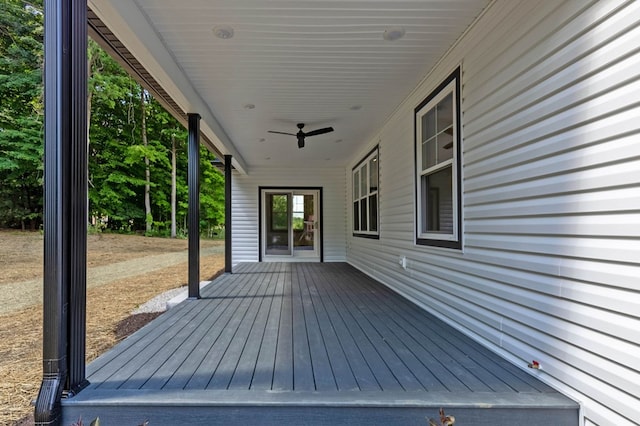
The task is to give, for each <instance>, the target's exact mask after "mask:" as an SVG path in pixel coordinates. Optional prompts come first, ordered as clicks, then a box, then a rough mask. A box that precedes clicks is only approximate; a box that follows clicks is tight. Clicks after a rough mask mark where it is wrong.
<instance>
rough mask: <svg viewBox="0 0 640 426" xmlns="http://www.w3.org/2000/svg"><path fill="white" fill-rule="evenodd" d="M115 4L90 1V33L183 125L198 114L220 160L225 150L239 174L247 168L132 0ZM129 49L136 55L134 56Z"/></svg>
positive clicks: (206, 141) (204, 135) (209, 144)
mask: <svg viewBox="0 0 640 426" xmlns="http://www.w3.org/2000/svg"><path fill="white" fill-rule="evenodd" d="M98 3H99V4H98ZM116 3H117V4H115V5H114V4H108V3H106V2H99V1H96V0H90V1H89V7H88V13H87V21H88V25H89V34H90V35H91V37H92V38H93V39H94V40H95V41H96V42H97V43H98V44H100V46H101V47H102V48H104V49H105V50H106V51H107V52H108V53H109V54H110V55H112V56H113V57H114V58H115V59H116V60H117V61H118V62H119V63H120V64H121V65H122V66H123V67H124V68H125V69H126V70H127V72H129V73H130V74H131V76H132V77H133V78H135V79H136V81H138V82H139V83H140V84H141V85H142V86H143V87H144V88H145V89H147V90H149V91H150V92H151V93H152V94H153V95H154V97H155V98H156V99H157V100H158V101H159V102H160V103H161V104H162V105H163V106H164V107H165V108H166V109H167V111H168V112H169V113H170V114H171V115H173V116H174V117H175V118H176V119H177V120H178V121H179V122H180V123H181V124H183V125H184V126H185V127H186V123H187V113H189V112H194V113H198V114H200V116H201V117H202V126H201V137H202V141H203V143H204V144H205V145H206V146H207V148H208V149H210V150H211V151H213V152H214V153H215V154H216V156H218V158H219V159H220V160H221V161H224V155H225V154H226V155H232V158H233V160H232V161H233V167H234V168H235V169H236V170H238V171H239V172H240V173H243V174H246V173H248V168H247V165H246V163H245V161H244V159H243V158H242V157H241V156H240V154H239V153H238V152H237V150H236V148H235V146H234V144H233V142H232V141H231V139H230V138H229V136H228V135H227V133H226V132H225V130H224V129H223V128H222V126H221V125H220V123H219V122H218V120H217V119H216V117H215V116H214V115H213V113H212V112H211V110H210V109H209V108H208V107H207V105H206V103H205V102H204V101H203V100H202V98H201V97H200V96H199V95H198V94H197V92H196V91H195V89H194V88H193V86H192V85H191V84H190V83H189V81H188V79H187V78H186V76H184V74H183V73H182V71H181V69H180V67H179V66H178V64H177V63H176V62H175V61H174V59H173V57H172V56H171V55H170V53H169V52H168V51H167V50H166V49H165V48H164V46H163V44H162V42H161V41H160V40H159V39H158V37H157V34H156V33H155V31H154V30H153V28H152V27H151V26H150V25H149V23H148V22H147V20H146V18H145V17H144V16H143V15H142V14H141V12H140V11H139V10H138V9H137V7H136V6H135V5H134V4H130V3H129V2H116ZM114 7H118V10H114ZM123 9H126V10H123ZM105 17H108V18H109V19H108V21H109V23H110V25H109V26H108V25H107V24H106V23H105ZM125 20H126V22H125ZM129 24H132V25H133V24H135V25H136V26H137V27H140V26H144V27H146V28H144V31H143V32H142V33H141V34H144V37H145V38H146V39H145V40H144V41H142V40H140V39H139V38H138V37H137V36H136V34H134V33H133V32H132V31H131V30H130V29H129V28H130V26H129ZM123 40H125V41H126V43H127V44H126V45H125V42H123ZM151 50H153V52H152V51H151ZM132 51H135V52H137V53H138V54H137V55H134V54H133V53H132ZM159 61H161V63H160V62H159ZM151 70H152V71H151Z"/></svg>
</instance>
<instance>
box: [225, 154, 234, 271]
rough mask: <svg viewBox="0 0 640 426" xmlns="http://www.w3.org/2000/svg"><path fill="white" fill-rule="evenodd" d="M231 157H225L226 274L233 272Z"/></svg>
mask: <svg viewBox="0 0 640 426" xmlns="http://www.w3.org/2000/svg"><path fill="white" fill-rule="evenodd" d="M231 160H232V157H231V155H225V156H224V272H226V273H229V274H230V273H231V272H232V266H231V265H232V257H231V248H232V246H231V219H232V215H231V175H232V172H231V170H232V168H231Z"/></svg>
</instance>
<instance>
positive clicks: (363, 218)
mask: <svg viewBox="0 0 640 426" xmlns="http://www.w3.org/2000/svg"><path fill="white" fill-rule="evenodd" d="M360 230H361V231H366V230H367V199H366V198H363V199H362V200H360Z"/></svg>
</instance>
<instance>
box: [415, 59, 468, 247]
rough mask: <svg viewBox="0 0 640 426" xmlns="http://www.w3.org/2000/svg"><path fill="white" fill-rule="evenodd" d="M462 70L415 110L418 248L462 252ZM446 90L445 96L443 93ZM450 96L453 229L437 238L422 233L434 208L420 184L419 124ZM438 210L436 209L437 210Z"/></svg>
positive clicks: (416, 229)
mask: <svg viewBox="0 0 640 426" xmlns="http://www.w3.org/2000/svg"><path fill="white" fill-rule="evenodd" d="M461 74H462V73H461V69H460V67H458V68H456V69H455V70H454V71H453V72H452V73H451V74H450V75H449V76H448V77H447V78H446V79H445V80H444V81H443V82H442V83H440V84H439V85H438V87H436V88H435V89H434V90H433V91H432V92H431V93H430V94H429V95H428V96H427V97H426V98H425V99H424V100H423V101H422V102H420V104H419V105H418V106H417V107H416V108H415V109H414V138H415V140H414V155H415V164H414V167H415V203H416V204H415V206H416V208H415V242H416V244H417V245H424V246H433V247H444V248H451V249H458V250H461V249H462V236H463V232H462V108H461V98H462V94H461V92H462V90H461V89H462V84H461ZM445 90H446V92H445ZM449 92H451V93H453V102H452V105H453V114H452V115H453V124H452V129H453V132H452V133H453V134H452V142H453V147H452V150H453V151H452V152H453V158H452V160H451V176H452V177H451V179H452V183H451V185H452V189H451V194H452V195H451V197H452V200H451V204H452V207H451V209H452V226H453V232H452V233H451V234H446V233H440V235H442V237H439V236H438V235H437V233H436V232H424V230H423V224H424V223H427V222H428V218H427V216H426V214H427V212H428V211H431V212H433V211H434V206H433V205H428V204H427V200H426V198H427V197H428V196H429V195H428V194H429V193H432V192H429V191H428V189H429V188H428V187H427V186H426V184H424V183H423V176H426V175H424V174H423V171H424V169H423V161H422V139H423V138H422V134H421V132H420V130H421V128H422V127H421V126H422V124H421V123H420V122H419V120H421V119H422V117H424V116H426V115H427V113H428V112H430V111H431V110H433V109H434V108H435V107H436V106H437V105H435V106H433V107H430V108H429V109H426V107H427V106H428V105H429V104H430V103H432V101H434V100H435V99H438V98H440V99H444V97H447V96H448V93H449ZM446 168H447V167H444V168H441V169H436V171H434V172H431V173H430V174H429V176H432V175H433V174H435V173H436V172H437V171H441V170H446ZM438 208H439V207H438Z"/></svg>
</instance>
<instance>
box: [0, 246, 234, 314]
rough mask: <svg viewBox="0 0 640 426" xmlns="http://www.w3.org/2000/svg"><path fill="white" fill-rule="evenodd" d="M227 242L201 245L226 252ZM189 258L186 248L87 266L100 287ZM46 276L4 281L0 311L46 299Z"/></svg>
mask: <svg viewBox="0 0 640 426" xmlns="http://www.w3.org/2000/svg"><path fill="white" fill-rule="evenodd" d="M223 253H224V246H213V247H205V248H202V249H200V255H201V256H208V255H211V254H223ZM187 260H188V254H187V252H186V251H179V252H175V253H165V254H159V255H155V256H147V257H143V258H140V259H132V260H126V261H124V262H118V263H112V264H110V265H105V266H97V267H95V268H89V269H88V270H87V287H88V288H93V287H99V286H103V285H106V284H109V283H111V282H113V281H118V280H121V279H125V278H130V277H134V276H137V275H142V274H148V273H150V272H153V271H156V270H158V269H162V268H166V267H169V266H174V265H177V264H179V263H182V262H186V261H187ZM42 287H43V286H42V278H39V279H36V280H29V281H23V282H19V283H13V284H3V285H0V315H3V314H8V313H11V312H14V311H18V310H21V309H24V308H27V307H29V306H32V305H37V304H39V303H42Z"/></svg>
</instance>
